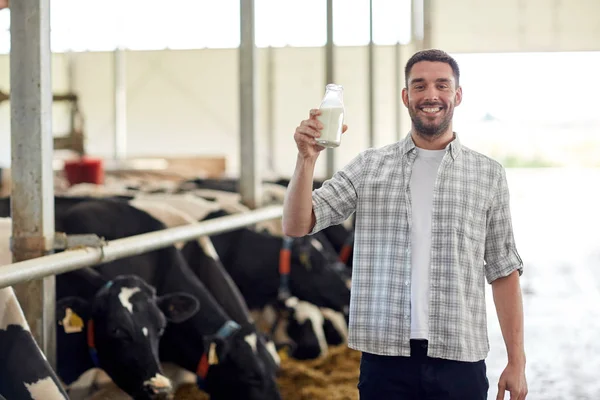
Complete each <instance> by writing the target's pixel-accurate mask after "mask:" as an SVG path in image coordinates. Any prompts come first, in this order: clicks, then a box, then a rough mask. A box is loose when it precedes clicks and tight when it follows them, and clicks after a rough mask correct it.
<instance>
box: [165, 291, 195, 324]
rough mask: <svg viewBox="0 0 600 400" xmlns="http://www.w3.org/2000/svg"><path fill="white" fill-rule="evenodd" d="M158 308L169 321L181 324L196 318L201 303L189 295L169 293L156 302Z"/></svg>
mask: <svg viewBox="0 0 600 400" xmlns="http://www.w3.org/2000/svg"><path fill="white" fill-rule="evenodd" d="M156 304H157V305H158V308H160V310H161V311H162V312H163V314H165V317H166V318H167V321H169V322H172V323H175V324H179V323H181V322H184V321H186V320H188V319H190V318H191V317H193V316H194V314H196V313H197V312H198V310H199V309H200V302H199V301H198V299H196V298H195V297H194V296H192V295H189V294H187V293H169V294H166V295H164V296H161V297H159V298H158V299H157V300H156Z"/></svg>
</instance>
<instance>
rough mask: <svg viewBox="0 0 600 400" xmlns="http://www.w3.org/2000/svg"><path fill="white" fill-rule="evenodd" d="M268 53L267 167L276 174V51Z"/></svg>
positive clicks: (269, 50) (268, 51) (269, 49)
mask: <svg viewBox="0 0 600 400" xmlns="http://www.w3.org/2000/svg"><path fill="white" fill-rule="evenodd" d="M266 51H267V73H266V75H267V77H266V79H267V93H266V95H267V147H268V149H267V152H268V153H267V157H268V160H267V167H268V169H269V171H270V172H271V173H275V105H274V103H275V54H274V53H275V50H274V49H273V47H271V46H269V47H267V49H266Z"/></svg>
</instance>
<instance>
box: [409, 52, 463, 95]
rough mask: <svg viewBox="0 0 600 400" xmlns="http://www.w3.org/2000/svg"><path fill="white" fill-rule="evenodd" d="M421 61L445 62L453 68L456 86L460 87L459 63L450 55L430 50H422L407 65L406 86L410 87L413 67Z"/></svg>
mask: <svg viewBox="0 0 600 400" xmlns="http://www.w3.org/2000/svg"><path fill="white" fill-rule="evenodd" d="M421 61H431V62H443V63H446V64H448V65H450V67H451V68H452V72H453V73H454V80H455V81H456V86H457V87H458V82H459V79H460V70H459V68H458V63H457V62H456V60H455V59H454V58H452V56H450V54H448V53H446V52H445V51H442V50H438V49H429V50H421V51H418V52H416V53H415V54H413V56H412V57H411V58H410V59H409V60H408V62H407V63H406V67H405V68H404V80H405V82H406V85H408V76H409V75H410V71H411V70H412V67H413V65H415V64H416V63H418V62H421Z"/></svg>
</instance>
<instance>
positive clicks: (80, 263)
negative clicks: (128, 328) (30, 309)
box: [0, 205, 283, 288]
mask: <svg viewBox="0 0 600 400" xmlns="http://www.w3.org/2000/svg"><path fill="white" fill-rule="evenodd" d="M282 215H283V206H281V205H274V206H267V207H263V208H259V209H256V210H253V211H248V212H245V213H242V214H234V215H228V216H225V217H219V218H215V219H212V220H208V221H202V222H198V223H196V224H191V225H184V226H178V227H176V228H168V229H163V230H160V231H154V232H149V233H144V234H141V235H135V236H129V237H126V238H123V239H118V240H113V241H110V242H108V243H107V244H106V245H104V246H101V247H84V248H81V249H76V250H67V251H64V252H62V253H57V254H51V255H48V256H44V257H38V258H34V259H30V260H26V261H21V262H16V263H12V264H7V265H4V266H0V288H4V287H7V286H12V285H14V284H17V283H21V282H26V281H30V280H35V279H40V278H44V277H46V276H50V275H57V274H61V273H64V272H68V271H73V270H76V269H79V268H84V267H89V266H93V265H97V264H102V263H105V262H109V261H114V260H117V259H120V258H125V257H129V256H135V255H139V254H143V253H147V252H150V251H153V250H157V249H160V248H164V247H167V246H170V245H172V244H174V243H177V242H185V241H189V240H193V239H196V238H198V237H200V236H206V235H214V234H218V233H223V232H228V231H232V230H235V229H239V228H243V227H246V226H250V225H254V224H256V223H259V222H263V221H268V220H272V219H276V218H281V216H282Z"/></svg>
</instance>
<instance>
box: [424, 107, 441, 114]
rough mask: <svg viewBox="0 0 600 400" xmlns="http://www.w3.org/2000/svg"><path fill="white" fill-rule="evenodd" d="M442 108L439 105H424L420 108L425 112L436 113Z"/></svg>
mask: <svg viewBox="0 0 600 400" xmlns="http://www.w3.org/2000/svg"><path fill="white" fill-rule="evenodd" d="M441 109H442V108H441V107H425V108H422V110H423V111H425V112H426V113H436V112H438V111H440V110H441Z"/></svg>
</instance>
